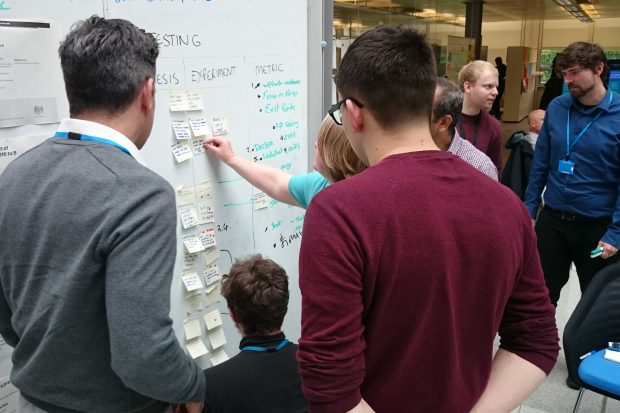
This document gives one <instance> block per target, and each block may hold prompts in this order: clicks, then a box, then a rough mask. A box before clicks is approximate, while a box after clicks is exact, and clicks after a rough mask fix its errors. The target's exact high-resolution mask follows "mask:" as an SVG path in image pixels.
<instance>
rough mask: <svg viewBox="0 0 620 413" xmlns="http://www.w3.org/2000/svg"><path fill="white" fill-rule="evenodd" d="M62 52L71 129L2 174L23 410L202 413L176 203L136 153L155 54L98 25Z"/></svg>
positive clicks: (3, 308)
mask: <svg viewBox="0 0 620 413" xmlns="http://www.w3.org/2000/svg"><path fill="white" fill-rule="evenodd" d="M59 53H60V59H61V65H62V70H63V74H64V78H65V85H66V90H67V96H68V100H69V104H70V112H71V118H70V119H65V120H63V121H62V122H61V124H60V126H59V128H58V131H57V132H56V134H55V136H54V137H53V138H51V139H49V140H47V141H46V142H44V143H43V144H41V145H39V146H37V147H35V148H33V149H31V150H30V151H28V152H26V153H25V154H23V155H22V156H21V157H19V158H18V159H16V160H15V161H13V162H12V163H11V164H10V165H9V166H8V168H7V169H6V170H5V172H4V173H3V174H2V175H0V194H1V196H0V234H1V236H0V289H1V291H0V333H1V334H2V336H3V337H4V339H5V340H6V342H7V343H8V344H9V345H11V346H12V347H14V351H13V357H12V360H13V370H12V372H11V380H12V382H13V383H14V384H15V386H16V387H17V388H18V389H19V390H20V392H21V398H20V401H19V408H18V409H19V410H21V411H37V412H41V411H45V412H52V413H54V412H93V413H97V412H101V413H104V412H105V413H111V412H114V413H125V412H140V413H150V412H158V413H159V412H164V411H169V410H170V406H169V405H170V403H185V404H186V408H187V410H188V411H189V412H196V411H200V409H201V407H202V405H201V402H200V401H201V400H202V398H203V395H204V393H205V383H204V376H203V373H202V371H201V370H200V368H199V367H198V366H197V365H196V364H195V363H194V362H193V360H192V359H191V358H189V357H188V356H186V355H185V353H184V352H183V350H182V349H181V347H180V345H179V343H178V341H177V339H176V337H175V335H174V332H173V330H172V321H171V319H170V317H169V310H170V284H171V280H172V273H173V267H174V261H175V254H176V211H175V201H174V192H173V189H172V188H171V187H170V185H169V184H168V183H167V182H166V181H165V180H164V179H162V178H161V177H159V176H158V175H156V174H155V173H154V172H152V171H150V170H149V169H147V168H146V167H145V166H144V162H143V160H142V157H141V155H140V153H139V149H140V148H141V147H142V146H143V145H144V143H145V142H146V140H147V138H148V136H149V134H150V132H151V127H152V124H153V113H154V104H155V102H154V88H155V85H154V76H155V60H156V59H157V55H158V46H157V43H156V41H155V39H154V38H153V36H152V35H150V34H147V33H145V32H144V31H143V30H141V29H138V28H137V27H135V26H134V25H133V24H131V23H130V22H128V21H126V20H115V19H110V20H108V19H103V18H100V17H96V16H93V17H91V18H89V19H87V20H86V21H84V22H81V23H80V24H79V25H77V26H76V27H75V28H74V29H73V30H72V31H71V32H70V33H69V34H68V36H67V38H66V39H65V40H64V42H63V43H62V45H61V46H60V50H59ZM19 410H18V411H19Z"/></svg>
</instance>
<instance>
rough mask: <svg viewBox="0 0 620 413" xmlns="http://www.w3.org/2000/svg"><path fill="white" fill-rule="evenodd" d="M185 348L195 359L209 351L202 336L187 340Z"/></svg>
mask: <svg viewBox="0 0 620 413" xmlns="http://www.w3.org/2000/svg"><path fill="white" fill-rule="evenodd" d="M185 348H186V349H187V352H188V353H189V355H190V356H191V357H192V358H193V359H197V358H198V357H200V356H204V355H205V354H207V353H208V352H209V350H207V347H206V346H205V343H203V341H202V340H201V339H200V338H195V339H194V340H192V341H189V342H187V344H186V345H185Z"/></svg>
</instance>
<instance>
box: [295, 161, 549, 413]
mask: <svg viewBox="0 0 620 413" xmlns="http://www.w3.org/2000/svg"><path fill="white" fill-rule="evenodd" d="M300 287H301V292H302V337H301V339H300V342H299V350H298V353H297V358H298V361H299V364H300V373H301V377H302V384H303V391H304V394H305V396H306V398H307V400H308V401H309V404H310V406H311V411H312V412H343V411H347V410H349V409H351V408H352V407H354V406H355V405H356V404H357V403H358V402H359V400H360V397H364V398H365V399H366V401H368V403H369V404H370V405H371V406H372V407H373V408H374V409H375V410H376V411H377V412H379V413H383V412H434V413H442V412H465V411H469V410H470V409H471V407H472V406H473V405H474V404H475V403H476V401H477V400H478V398H479V397H480V395H481V393H482V391H483V390H484V388H485V386H486V383H487V381H488V378H489V374H490V367H491V360H492V357H493V340H494V337H495V335H496V333H497V332H498V331H499V333H500V335H501V346H502V348H504V349H505V350H508V351H511V352H513V353H515V354H517V355H519V356H521V357H523V358H524V359H526V360H528V361H530V362H532V363H534V364H535V365H536V366H538V367H540V368H541V369H542V370H544V371H545V372H546V373H548V372H549V371H550V370H551V368H552V367H553V365H554V364H555V361H556V358H557V354H558V350H559V347H558V332H557V328H556V324H555V318H554V312H555V310H554V307H553V306H552V305H551V303H550V301H549V297H548V294H547V289H546V287H545V283H544V279H543V273H542V270H541V267H540V262H539V258H538V253H537V251H536V239H535V235H534V233H533V231H532V224H531V220H530V217H529V215H528V213H527V211H526V210H525V207H524V206H523V204H522V203H521V201H520V200H519V199H518V198H517V197H516V196H515V195H514V194H513V193H512V192H511V191H510V189H508V188H506V187H504V186H502V185H500V184H499V183H497V182H495V181H493V180H491V179H488V177H487V176H485V175H483V174H482V173H480V172H479V171H477V170H475V169H473V168H471V166H470V165H468V164H466V163H465V162H464V161H462V160H461V159H459V158H457V157H456V156H454V155H452V154H449V153H446V152H440V151H428V152H416V153H406V154H400V155H393V156H390V157H388V158H386V159H384V160H383V161H382V162H380V163H379V164H378V165H377V166H374V167H371V168H369V169H367V170H366V171H365V172H363V173H361V174H359V175H356V176H354V177H352V178H349V179H346V180H345V181H341V182H338V183H336V184H334V185H331V186H329V187H328V188H327V189H325V190H323V191H322V192H321V193H319V194H318V195H317V196H316V197H315V198H314V199H313V201H312V203H311V204H310V208H309V209H308V211H307V214H306V218H305V222H304V229H303V240H302V246H301V255H300Z"/></svg>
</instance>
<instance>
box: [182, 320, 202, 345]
mask: <svg viewBox="0 0 620 413" xmlns="http://www.w3.org/2000/svg"><path fill="white" fill-rule="evenodd" d="M183 329H184V330H185V340H188V341H189V340H191V339H194V338H196V337H200V336H201V335H202V330H201V329H200V320H199V319H197V318H193V319H191V320H187V321H186V322H184V323H183Z"/></svg>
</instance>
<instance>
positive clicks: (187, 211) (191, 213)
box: [179, 207, 198, 229]
mask: <svg viewBox="0 0 620 413" xmlns="http://www.w3.org/2000/svg"><path fill="white" fill-rule="evenodd" d="M179 215H180V216H181V224H183V229H189V228H192V227H195V226H196V225H198V213H197V212H196V208H194V207H189V208H181V209H179Z"/></svg>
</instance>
